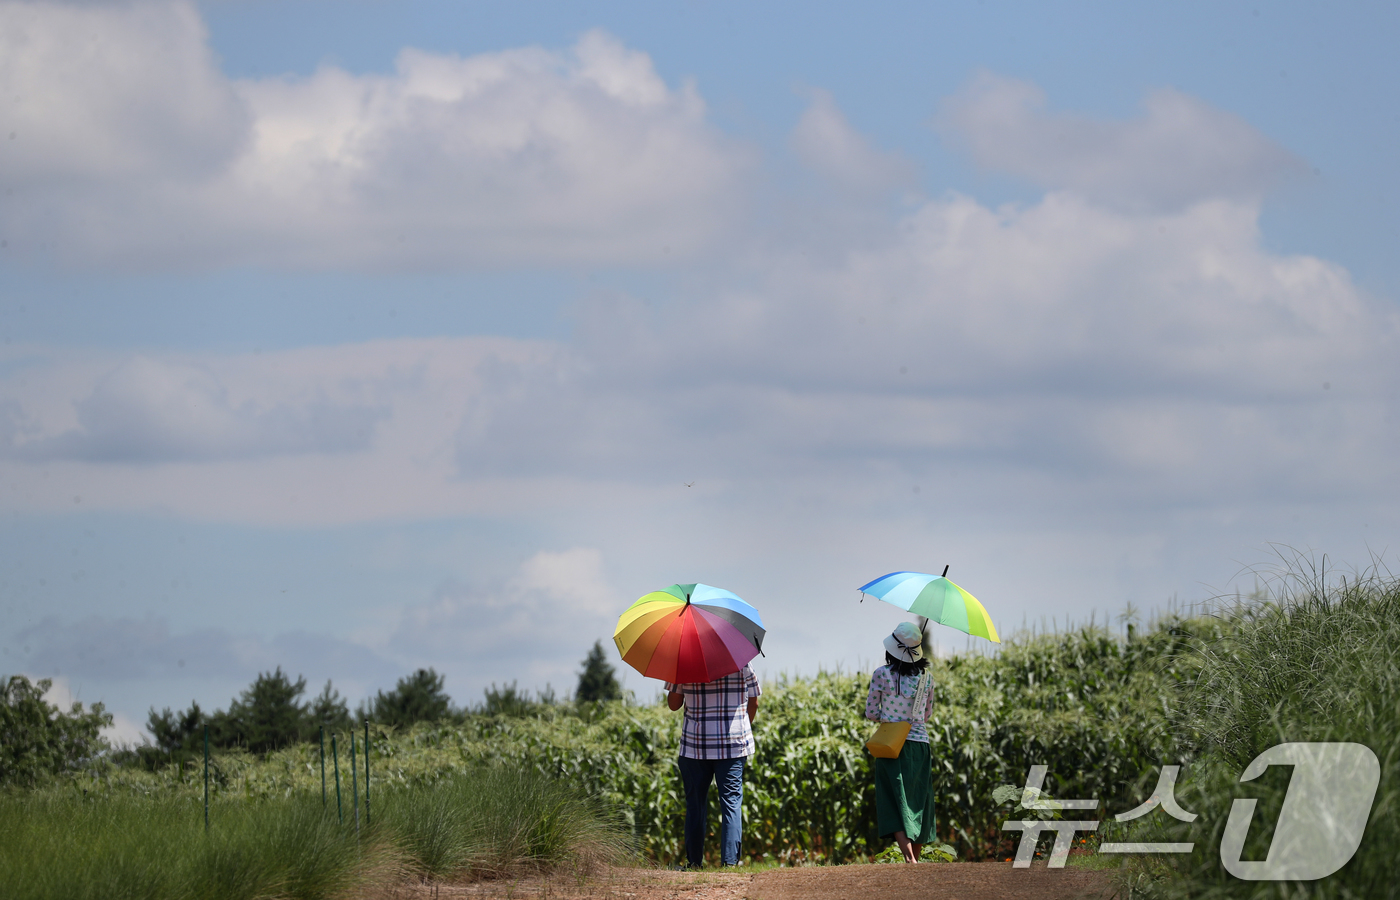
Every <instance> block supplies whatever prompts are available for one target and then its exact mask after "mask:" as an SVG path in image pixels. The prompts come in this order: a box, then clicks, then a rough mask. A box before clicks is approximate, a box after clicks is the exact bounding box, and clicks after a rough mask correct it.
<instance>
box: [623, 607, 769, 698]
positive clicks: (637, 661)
mask: <svg viewBox="0 0 1400 900" xmlns="http://www.w3.org/2000/svg"><path fill="white" fill-rule="evenodd" d="M764 634H765V631H764V628H763V619H761V618H759V615H758V610H756V609H754V608H753V607H752V606H749V605H748V604H747V603H745V602H744V601H743V600H740V599H739V598H738V597H736V596H735V595H733V594H731V593H730V592H729V591H726V590H722V589H720V588H717V587H710V586H709V585H708V584H673V585H671V586H670V587H668V588H666V589H665V590H662V591H652V592H651V593H650V594H647V595H646V596H644V597H642V598H641V599H639V600H638V601H637V602H636V603H633V604H632V605H631V606H629V607H627V609H626V610H625V611H624V612H623V613H622V616H621V617H620V618H619V619H618V620H617V628H616V629H615V630H614V631H613V642H614V643H616V644H617V650H618V652H619V653H621V654H622V659H623V661H624V662H626V663H627V664H628V665H629V666H631V667H632V668H634V669H636V670H637V671H638V672H641V673H642V674H643V675H645V676H646V677H648V678H660V679H663V680H665V681H669V682H671V683H673V684H683V683H693V682H706V681H714V680H715V679H716V678H721V677H723V676H725V675H730V674H732V673H734V672H737V671H739V670H740V669H742V668H743V667H744V666H745V665H746V664H747V663H748V661H749V660H751V659H753V658H754V657H755V656H757V655H758V654H759V653H760V652H762V650H763V635H764Z"/></svg>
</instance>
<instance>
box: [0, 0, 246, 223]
mask: <svg viewBox="0 0 1400 900" xmlns="http://www.w3.org/2000/svg"><path fill="white" fill-rule="evenodd" d="M207 37H208V35H207V33H206V30H205V27H204V23H203V22H202V21H201V20H200V17H199V13H198V11H197V10H196V9H195V7H194V6H193V5H191V4H187V3H177V2H165V0H136V2H129V3H128V2H121V3H73V2H52V3H39V2H4V3H0V85H4V92H5V96H4V97H3V99H0V128H3V131H4V134H0V160H3V162H2V163H0V172H3V175H0V179H3V180H4V181H5V182H6V186H7V187H9V188H11V189H14V190H16V191H17V193H19V194H20V196H23V195H24V193H25V192H26V191H33V192H34V193H35V195H36V196H39V197H46V198H47V199H48V200H49V202H50V203H53V202H55V201H57V202H59V203H65V202H71V201H72V195H73V194H74V192H78V191H81V192H86V191H89V190H92V189H93V188H94V187H100V186H101V185H103V184H109V183H112V182H116V181H131V180H133V179H135V180H138V181H140V182H141V183H142V186H143V187H146V186H149V183H148V182H145V181H144V180H145V179H149V178H152V177H155V176H159V178H160V181H158V182H156V183H157V184H164V185H165V186H167V187H169V188H174V187H176V186H178V185H186V186H188V185H190V184H192V183H197V182H198V181H199V180H200V179H202V178H205V177H208V176H209V175H211V174H213V173H215V172H218V171H219V170H221V169H222V168H223V167H225V166H226V165H227V164H228V163H229V162H231V160H232V159H233V158H234V156H235V155H236V154H237V153H238V152H239V151H240V149H241V148H242V147H243V146H244V145H245V144H246V141H247V138H248V136H249V134H250V131H249V125H250V116H249V113H248V110H247V108H246V106H245V104H244V102H243V101H242V99H240V98H239V97H238V95H237V92H236V91H235V90H234V87H233V85H232V84H231V83H230V82H229V81H228V79H226V78H224V77H223V75H221V74H220V73H219V71H218V67H217V65H216V64H215V61H214V58H213V54H212V53H210V51H209V48H208V46H207V43H206V41H207ZM6 205H7V206H8V205H10V204H8V203H7V204H6ZM12 221H13V220H12ZM11 227H12V228H13V224H12V225H11ZM16 230H17V229H16ZM12 233H13V231H12Z"/></svg>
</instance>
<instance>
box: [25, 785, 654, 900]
mask: <svg viewBox="0 0 1400 900" xmlns="http://www.w3.org/2000/svg"><path fill="white" fill-rule="evenodd" d="M347 812H349V811H347ZM374 812H375V821H374V827H373V828H369V827H364V828H362V829H361V831H360V832H359V833H358V835H357V832H356V829H355V826H354V825H353V819H352V818H350V816H348V815H347V819H346V821H345V822H344V823H340V822H338V821H337V819H336V814H335V807H334V802H333V801H332V804H331V806H330V809H329V810H326V809H323V808H322V805H321V799H320V797H319V796H317V795H314V794H307V793H298V794H293V795H291V796H288V797H283V798H277V799H268V800H240V799H233V798H223V799H220V800H219V801H218V802H216V803H214V804H213V806H212V808H211V810H210V820H211V827H210V829H209V830H208V832H206V831H205V829H204V818H203V810H202V805H201V803H200V802H198V801H197V800H195V799H194V798H191V797H187V796H178V795H171V794H168V793H165V794H158V795H154V796H144V795H139V794H133V793H126V792H120V793H115V792H114V793H107V794H101V795H97V794H89V795H86V796H85V795H83V794H81V793H78V792H77V791H74V790H72V789H71V788H70V789H66V790H61V791H48V792H34V793H27V794H25V793H11V794H6V795H0V884H2V885H4V889H3V894H4V896H5V897H6V898H9V900H49V898H52V900H126V898H131V900H184V898H189V900H281V898H286V900H317V898H329V897H338V896H344V895H345V894H346V893H347V892H350V891H351V890H352V889H359V888H364V887H367V886H370V885H372V884H374V883H376V882H381V883H385V882H389V881H396V880H402V879H403V878H405V877H409V876H411V875H418V876H425V877H431V878H435V879H444V880H457V879H464V878H475V877H490V876H507V875H517V874H522V873H525V872H529V871H549V870H559V869H568V870H571V871H586V870H587V869H589V868H590V867H593V866H595V865H597V864H599V863H603V862H609V861H614V860H619V859H622V858H623V857H624V856H625V854H626V846H627V845H626V841H625V839H624V836H623V831H622V830H621V829H620V828H619V827H618V826H617V825H616V824H615V823H614V822H613V821H612V820H611V819H609V818H608V817H607V816H605V815H604V814H603V813H602V812H601V810H599V808H598V807H597V805H596V804H594V803H592V802H591V801H589V800H587V799H586V798H585V797H583V796H582V795H580V794H579V793H578V792H577V791H576V790H574V789H572V788H570V787H568V786H566V785H564V784H562V783H560V782H558V781H555V780H552V779H548V778H544V777H542V776H540V775H539V774H538V773H534V772H523V773H522V772H511V771H506V770H502V769H480V770H476V771H472V772H466V773H462V774H458V775H455V776H452V777H449V778H445V779H443V780H441V781H439V782H437V783H435V784H419V785H409V786H400V787H397V788H393V789H390V790H386V791H383V792H382V793H380V794H379V795H378V796H377V797H376V803H375V807H374Z"/></svg>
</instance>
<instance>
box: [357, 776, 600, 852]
mask: <svg viewBox="0 0 1400 900" xmlns="http://www.w3.org/2000/svg"><path fill="white" fill-rule="evenodd" d="M380 809H381V810H382V812H381V815H383V816H384V817H385V820H386V821H387V823H388V825H387V827H388V828H389V829H390V830H391V831H392V832H393V833H394V834H395V836H396V837H397V839H398V841H399V846H400V847H401V849H402V850H403V851H404V853H405V855H406V858H407V859H408V860H409V861H410V862H411V864H412V865H413V867H414V869H415V870H417V871H418V872H421V873H422V874H424V875H429V876H435V877H462V876H468V877H470V876H486V877H490V876H498V875H504V874H507V873H510V872H516V871H520V870H522V869H558V868H561V867H567V868H573V869H583V870H587V869H592V868H594V867H596V866H597V865H598V864H600V863H606V862H613V861H616V860H618V859H620V858H621V857H622V856H624V855H625V853H626V851H627V841H626V840H625V838H624V834H625V832H624V831H623V830H622V827H621V822H620V821H619V820H617V819H615V818H614V817H612V816H610V815H609V814H607V813H606V812H605V811H604V810H603V809H602V807H601V806H600V804H598V803H597V802H596V801H594V800H591V799H589V798H586V797H584V796H583V795H581V794H580V793H579V792H578V791H577V790H575V789H572V788H570V787H569V786H568V785H565V784H564V783H562V782H559V781H555V780H550V779H542V778H541V777H540V776H539V775H538V774H535V773H533V772H530V771H520V770H517V769H509V768H505V767H492V768H489V769H483V770H480V771H479V772H478V773H477V774H476V776H475V777H472V778H461V777H458V778H450V779H446V780H444V781H441V782H438V783H436V784H431V785H416V786H412V787H406V788H400V789H398V790H394V791H392V792H390V793H388V794H387V795H386V796H385V797H384V799H383V800H382V801H381V806H380Z"/></svg>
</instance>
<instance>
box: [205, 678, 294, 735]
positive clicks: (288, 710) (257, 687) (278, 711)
mask: <svg viewBox="0 0 1400 900" xmlns="http://www.w3.org/2000/svg"><path fill="white" fill-rule="evenodd" d="M304 693H306V679H305V678H302V677H298V678H297V680H296V681H292V680H291V679H290V678H288V677H287V675H286V673H284V672H283V671H282V667H281V666H278V667H277V670H276V671H274V672H260V673H258V677H257V678H256V679H255V680H254V681H253V683H252V684H251V685H249V686H248V689H247V690H246V691H244V692H243V693H242V695H241V696H239V697H238V698H237V699H235V700H234V701H233V702H232V703H230V704H229V707H228V712H225V713H215V714H214V715H212V716H210V717H209V718H210V721H209V732H210V738H211V740H212V741H213V743H214V744H215V746H220V747H227V746H242V747H246V748H247V749H248V750H250V751H252V752H253V753H266V752H267V751H269V750H276V749H277V748H278V747H285V746H287V745H288V744H295V743H296V742H297V741H299V740H302V739H303V738H304V737H306V735H307V732H308V730H309V727H310V714H309V709H308V707H307V705H306V704H305V703H298V702H297V698H298V697H300V696H301V695H302V694H304Z"/></svg>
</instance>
